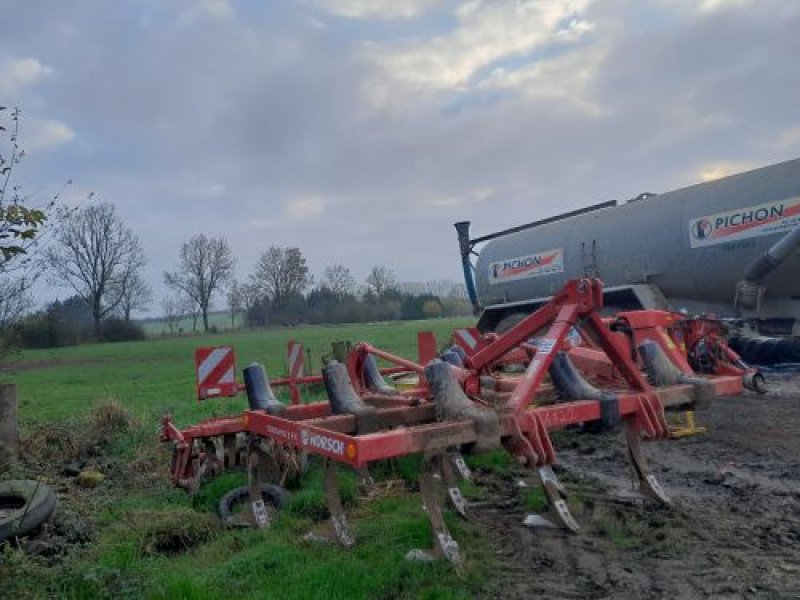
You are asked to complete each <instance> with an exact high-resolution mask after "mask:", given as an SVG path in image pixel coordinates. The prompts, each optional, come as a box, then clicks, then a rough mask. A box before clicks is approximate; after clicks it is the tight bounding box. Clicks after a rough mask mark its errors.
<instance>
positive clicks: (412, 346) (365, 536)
mask: <svg viewBox="0 0 800 600" xmlns="http://www.w3.org/2000/svg"><path fill="white" fill-rule="evenodd" d="M469 323H470V320H465V319H438V320H432V321H424V322H404V323H381V324H365V325H348V326H330V327H302V328H295V329H285V330H274V331H267V332H236V333H226V334H219V335H213V336H193V337H179V338H162V339H150V340H147V341H143V342H136V343H120V344H101V345H98V344H95V345H85V346H79V347H75V348H64V349H57V350H39V351H30V352H26V353H24V355H23V356H22V357H21V359H20V360H18V361H17V362H16V363H15V364H14V369H16V370H15V371H12V372H10V373H6V375H5V379H6V380H7V381H8V380H10V381H13V382H15V383H17V385H18V388H19V399H20V406H19V412H20V414H19V417H20V422H21V423H22V428H23V436H24V435H25V434H26V433H27V432H32V431H38V430H39V429H40V428H42V427H47V426H48V424H50V426H55V425H58V426H59V427H64V426H66V427H67V428H73V429H75V430H81V429H82V428H88V425H87V423H89V422H90V421H89V420H88V419H89V413H90V411H91V410H92V409H93V407H95V406H97V405H99V404H100V403H102V402H104V401H106V400H107V399H108V398H113V399H115V400H116V401H117V402H118V403H120V404H121V405H122V406H124V407H125V408H126V409H127V410H128V411H129V412H130V413H131V414H132V415H133V416H134V417H135V419H136V423H135V424H134V425H131V426H130V428H129V429H126V430H124V431H121V432H116V433H115V434H114V436H113V437H111V438H110V439H109V440H108V441H107V442H106V443H105V454H106V455H107V456H108V457H110V458H111V459H113V460H115V461H117V462H118V463H120V464H122V465H128V464H133V463H135V462H136V461H137V459H138V460H139V461H140V462H141V461H142V460H145V459H147V460H150V461H152V463H147V462H146V463H145V464H152V465H153V466H152V467H151V469H154V470H156V471H158V470H159V469H160V470H162V472H163V477H162V476H160V475H158V474H155V475H154V474H153V471H152V470H151V471H150V472H149V473H145V474H141V473H139V472H136V473H137V475H136V476H137V477H139V478H140V479H132V480H131V481H125V480H124V477H122V476H116V477H115V476H113V474H112V476H111V477H109V478H108V479H107V480H106V481H105V482H103V484H102V485H101V487H99V488H97V489H96V490H94V491H93V492H92V495H91V496H88V497H87V503H85V504H84V505H83V506H82V507H81V510H83V511H84V514H86V515H88V517H89V518H90V520H91V522H92V526H93V528H94V534H93V540H92V543H91V544H90V545H89V546H87V547H86V548H84V549H83V550H80V551H76V552H73V554H72V555H71V556H70V557H69V558H68V559H67V560H66V562H64V563H61V564H56V565H55V566H52V565H51V566H48V564H47V563H46V561H45V562H41V561H38V560H37V559H34V558H30V557H27V556H26V555H25V554H24V553H21V552H18V551H12V550H10V549H8V548H7V549H6V550H5V551H4V552H5V553H6V554H7V556H6V557H5V558H3V559H0V581H2V580H4V576H5V582H4V583H3V584H1V585H0V588H2V587H3V586H4V585H10V586H11V588H10V589H9V592H10V593H11V595H12V596H14V597H20V598H29V597H32V598H40V597H42V598H43V597H63V598H112V597H113V598H170V599H181V598H187V599H190V598H226V599H227V598H232V597H236V598H237V599H239V598H242V599H244V598H281V599H291V598H325V599H326V600H333V599H338V598H342V599H345V598H347V599H357V598H431V599H433V598H441V599H450V598H452V599H456V598H471V597H475V596H476V595H479V594H480V593H481V591H482V590H484V589H485V586H486V585H487V583H488V581H489V573H491V565H492V560H493V558H492V557H493V555H492V553H491V552H490V551H489V549H488V547H487V544H486V541H485V539H484V538H483V537H482V535H481V532H480V529H479V528H478V527H477V526H475V525H473V524H470V523H464V522H461V521H460V520H458V519H456V518H455V517H454V516H453V515H452V514H450V513H449V511H448V512H447V514H446V518H447V520H448V523H449V526H450V527H451V531H452V532H453V534H454V536H455V537H456V539H458V541H459V542H460V543H461V544H462V548H463V549H464V551H465V553H466V556H467V563H466V566H465V569H464V570H463V573H458V572H456V571H455V570H454V569H452V568H451V567H450V566H449V565H448V564H445V563H441V562H437V563H433V564H416V563H409V562H408V561H406V560H405V554H406V553H407V552H408V550H409V549H411V548H414V547H430V546H431V543H432V541H431V530H430V523H429V521H428V519H427V518H426V516H425V513H424V512H423V510H422V508H421V505H422V502H421V499H420V497H419V495H418V493H416V492H413V491H407V492H405V493H399V492H394V493H393V494H392V495H388V496H385V497H381V498H379V499H376V500H371V501H366V500H363V499H358V498H357V497H356V496H357V486H356V479H355V477H354V475H353V474H352V473H350V472H349V471H347V470H346V469H342V470H341V475H340V488H341V493H342V498H343V501H344V503H345V505H346V507H347V510H348V513H349V515H350V520H351V523H352V525H353V528H354V531H355V534H356V537H357V540H358V542H357V544H356V546H355V547H354V548H351V549H348V550H343V549H341V548H339V547H338V546H336V545H334V544H324V543H323V544H319V543H317V544H315V543H309V542H304V541H302V540H301V535H302V534H303V533H304V532H306V531H309V530H312V529H313V530H317V531H322V530H324V529H325V528H326V527H327V524H326V522H325V520H324V519H325V517H326V516H327V508H326V505H325V497H324V494H323V490H322V477H321V474H320V470H319V468H318V467H316V466H315V467H313V468H312V469H311V470H310V471H309V472H308V473H307V474H306V475H305V476H304V477H303V480H302V484H301V485H300V487H298V488H297V489H294V490H292V498H291V500H290V501H289V504H288V506H287V507H286V508H285V510H283V511H281V512H280V513H279V514H278V517H277V519H276V521H275V523H274V527H273V528H272V529H271V530H269V531H238V530H227V529H224V528H222V527H221V526H220V525H219V523H218V522H217V521H216V519H211V518H210V515H211V513H213V511H214V510H215V508H216V503H217V501H218V499H219V497H221V495H222V494H224V493H225V492H226V491H227V490H228V489H231V488H232V487H235V486H236V485H241V484H242V483H243V482H244V481H245V479H244V475H243V474H242V473H236V472H233V473H226V474H224V475H222V476H220V477H218V478H216V479H214V480H212V481H210V482H208V483H206V484H204V486H203V487H202V488H201V490H200V492H199V494H198V495H197V496H196V497H195V498H194V500H191V499H190V498H188V497H187V496H186V495H185V494H184V493H183V492H182V491H180V490H177V489H175V488H173V487H171V486H170V485H169V483H168V481H167V472H166V471H167V466H168V456H167V454H166V452H164V451H163V450H161V451H157V448H158V442H157V437H156V436H157V434H156V424H157V422H158V418H159V417H160V416H161V414H162V413H163V412H165V411H170V412H171V413H172V414H173V415H174V416H175V417H176V420H177V422H178V423H179V424H181V425H187V424H190V423H193V422H196V421H197V420H198V419H199V418H202V417H208V416H212V415H220V414H230V413H236V412H239V411H240V410H242V408H243V407H244V400H243V399H241V398H238V399H231V400H210V401H206V402H204V403H202V404H199V403H197V401H196V400H195V397H194V373H193V360H192V352H193V350H194V348H195V347H197V346H200V345H222V344H230V345H233V346H234V347H235V348H236V351H237V356H238V366H239V367H240V368H241V366H242V365H245V364H248V363H249V362H251V361H254V360H257V361H260V362H263V363H264V364H265V366H266V367H267V371H268V373H269V374H270V375H271V376H273V377H274V376H279V375H283V374H284V373H285V371H286V344H287V342H288V341H289V340H290V339H297V340H300V341H303V342H304V343H305V344H306V348H308V349H310V350H311V353H312V362H313V363H314V368H315V370H318V368H319V365H320V359H321V356H322V355H323V354H327V353H328V352H329V351H330V343H331V342H332V341H336V340H350V341H352V342H358V341H361V340H368V341H370V342H372V343H374V344H375V345H376V346H379V347H382V348H386V349H388V350H390V351H393V352H396V353H398V354H401V355H404V356H407V357H414V356H415V355H416V332H417V331H420V330H425V329H428V330H433V331H434V332H436V334H437V337H438V339H439V342H440V344H444V343H445V341H446V339H447V335H448V334H449V333H450V332H451V331H452V329H453V328H454V327H457V326H463V325H466V324H469ZM143 457H144V458H143ZM53 460H54V463H53V465H52V466H51V467H49V468H50V469H51V471H49V474H48V475H47V477H50V478H53V477H57V475H55V474H54V473H56V472H58V470H59V467H60V463H59V459H58V457H56V458H55V459H53ZM485 460H486V464H485V465H482V466H486V467H490V468H493V469H499V470H501V471H502V470H504V469H506V468H508V465H507V464H506V463H505V462H504V459H502V458H501V457H500V455H499V454H498V456H494V455H491V456H490V458H488V459H485ZM476 466H477V465H476ZM418 469H419V457H415V456H411V457H403V458H401V459H398V460H396V461H390V462H387V463H382V464H380V465H376V467H375V469H373V474H374V476H375V477H376V479H377V480H379V481H380V480H386V479H392V480H397V479H399V480H402V481H405V482H406V485H407V488H408V489H409V490H413V489H415V488H414V484H415V479H416V474H417V472H418ZM141 477H145V478H147V477H149V479H146V480H147V481H149V482H150V483H148V484H147V485H142V484H138V483H132V482H133V481H140V480H141ZM66 486H67V488H65V489H68V488H69V486H70V484H69V483H66ZM465 491H468V490H465ZM170 532H174V533H175V535H176V536H177V538H176V539H177V540H178V541H177V542H176V544H177V545H178V546H180V547H181V548H182V550H181V551H177V552H173V551H171V550H170V548H171V544H172V542H171V540H170V538H169V535H170ZM165 540H166V541H165ZM9 576H10V577H9ZM2 595H4V594H2ZM9 597H11V596H9Z"/></svg>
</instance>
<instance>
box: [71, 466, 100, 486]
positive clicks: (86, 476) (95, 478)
mask: <svg viewBox="0 0 800 600" xmlns="http://www.w3.org/2000/svg"><path fill="white" fill-rule="evenodd" d="M105 478H106V476H105V475H103V474H102V473H101V472H100V471H98V470H97V469H84V470H83V471H81V472H80V473H78V476H77V477H76V478H75V481H76V482H77V483H78V485H80V486H81V487H85V488H93V487H96V486H97V485H98V484H99V483H101V482H102V481H103V480H104V479H105Z"/></svg>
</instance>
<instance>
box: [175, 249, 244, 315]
mask: <svg viewBox="0 0 800 600" xmlns="http://www.w3.org/2000/svg"><path fill="white" fill-rule="evenodd" d="M234 262H235V260H234V258H233V253H232V252H231V248H230V246H229V245H228V242H227V241H226V240H225V239H224V238H221V237H220V238H213V237H207V236H206V235H205V234H200V235H196V236H194V237H193V238H191V239H190V240H189V241H188V242H186V243H185V244H183V246H182V247H181V252H180V257H179V258H178V270H177V271H174V272H172V273H169V272H165V273H164V282H165V283H166V284H167V285H169V286H170V287H172V288H174V289H176V290H180V291H182V292H183V293H184V294H186V295H187V296H188V297H189V298H191V299H192V302H194V304H195V305H196V306H197V308H199V309H200V313H201V314H202V315H203V328H204V329H205V330H206V331H208V309H209V307H210V306H211V301H212V296H213V295H214V292H216V291H218V290H220V289H221V288H222V286H223V285H224V284H225V283H226V282H227V281H228V280H229V279H230V277H231V275H232V273H233V265H234Z"/></svg>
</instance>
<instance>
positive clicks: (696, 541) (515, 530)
mask: <svg viewBox="0 0 800 600" xmlns="http://www.w3.org/2000/svg"><path fill="white" fill-rule="evenodd" d="M773 387H774V392H772V393H771V394H770V395H768V396H757V395H747V396H744V397H739V398H724V399H719V400H718V401H717V402H716V403H715V404H714V405H713V406H712V407H711V408H710V409H708V410H707V411H704V412H703V413H700V414H699V415H698V421H699V422H700V423H701V424H704V425H707V426H708V429H709V430H708V432H707V433H706V434H704V435H699V436H694V437H690V438H684V439H681V440H671V441H662V442H656V443H652V444H646V445H645V452H646V454H647V457H648V459H649V462H650V466H651V468H652V471H653V472H654V473H655V474H656V475H657V477H658V478H659V481H660V482H661V484H662V486H664V488H665V489H666V490H667V492H668V493H669V494H670V496H671V498H672V499H673V501H674V502H675V505H676V506H675V507H674V508H673V509H666V508H660V507H658V506H655V505H652V504H650V503H646V504H645V503H643V502H641V501H639V500H636V501H633V502H631V501H630V500H628V501H623V500H622V498H620V497H619V494H618V493H619V492H620V491H622V490H624V489H625V488H630V484H629V481H630V478H629V475H628V467H627V460H626V457H625V448H624V445H623V443H622V441H621V440H619V439H616V438H613V437H595V436H591V437H590V436H587V435H580V436H579V435H570V434H569V433H564V434H562V435H560V436H559V437H558V438H556V440H555V442H556V447H557V448H558V450H559V459H560V461H561V468H560V469H559V473H560V477H561V479H562V481H563V482H564V483H565V484H567V487H568V490H569V491H570V492H571V495H572V497H573V500H574V501H572V502H571V503H570V504H571V505H572V506H573V510H574V512H575V514H576V516H577V517H578V519H579V521H580V523H581V526H582V532H581V533H580V534H577V535H571V534H565V533H563V532H561V531H560V530H553V529H535V530H531V529H528V528H526V527H524V526H523V525H521V521H522V519H523V517H524V515H525V511H524V509H523V508H522V507H521V506H519V505H518V504H517V503H515V501H514V498H515V496H516V492H515V482H514V481H513V480H502V481H500V480H497V478H492V477H487V476H483V477H484V478H485V479H486V480H485V481H484V483H486V484H488V485H492V486H494V487H495V492H496V493H494V494H493V497H492V501H491V502H490V503H488V505H484V506H482V507H480V508H477V509H476V510H475V513H476V515H477V518H478V520H479V521H480V522H481V523H482V524H484V525H485V526H486V528H487V530H488V531H489V532H490V535H491V538H492V544H493V547H494V549H495V552H496V553H497V555H498V558H499V559H500V563H501V564H502V565H503V566H502V573H500V576H499V578H498V579H499V581H498V583H497V585H496V587H495V589H494V590H493V594H492V596H493V597H496V598H530V597H537V596H540V597H543V598H642V599H645V598H647V599H650V598H670V599H673V598H714V599H718V600H720V599H727V598H800V462H799V461H800V378H798V377H795V378H792V379H787V378H784V379H782V380H779V381H778V380H776V381H775V382H773ZM615 497H616V498H617V499H616V500H615Z"/></svg>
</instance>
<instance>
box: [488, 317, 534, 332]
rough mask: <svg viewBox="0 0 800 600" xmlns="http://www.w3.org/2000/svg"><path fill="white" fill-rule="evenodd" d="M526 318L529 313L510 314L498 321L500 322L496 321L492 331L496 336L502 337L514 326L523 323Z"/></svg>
mask: <svg viewBox="0 0 800 600" xmlns="http://www.w3.org/2000/svg"><path fill="white" fill-rule="evenodd" d="M527 316H529V313H522V312H516V313H511V314H510V315H506V316H505V317H503V318H502V319H500V321H498V323H497V325H495V326H494V327H493V328H492V331H494V332H495V333H496V334H498V335H502V334H504V333H506V332H507V331H508V330H509V329H511V328H512V327H514V325H519V324H520V323H521V322H522V321H523V319H525V317H527Z"/></svg>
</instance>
